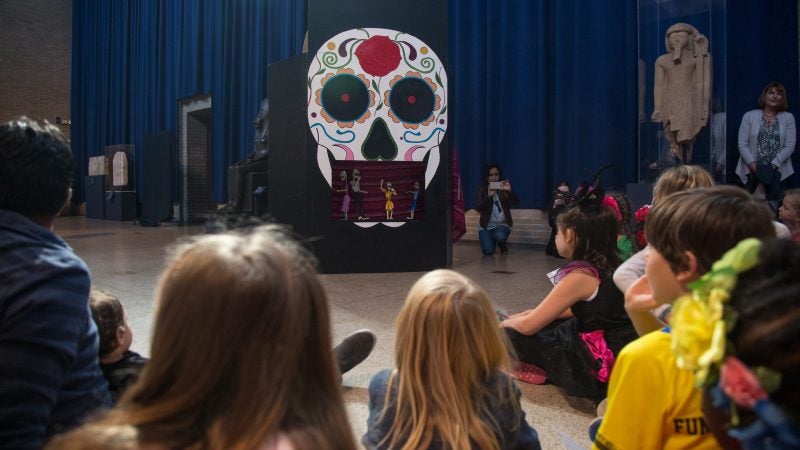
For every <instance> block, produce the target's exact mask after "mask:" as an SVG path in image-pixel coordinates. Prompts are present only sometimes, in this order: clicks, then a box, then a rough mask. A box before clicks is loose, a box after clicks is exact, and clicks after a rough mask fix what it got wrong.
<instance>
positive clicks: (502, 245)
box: [497, 242, 508, 255]
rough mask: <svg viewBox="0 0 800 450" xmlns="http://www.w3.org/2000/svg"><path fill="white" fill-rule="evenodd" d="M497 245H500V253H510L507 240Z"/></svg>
mask: <svg viewBox="0 0 800 450" xmlns="http://www.w3.org/2000/svg"><path fill="white" fill-rule="evenodd" d="M497 246H498V247H500V253H502V254H504V255H507V254H508V244H507V243H505V242H498V243H497Z"/></svg>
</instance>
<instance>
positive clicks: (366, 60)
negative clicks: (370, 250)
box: [307, 28, 447, 228]
mask: <svg viewBox="0 0 800 450" xmlns="http://www.w3.org/2000/svg"><path fill="white" fill-rule="evenodd" d="M307 84H308V99H307V104H308V112H307V114H308V126H309V128H310V130H311V134H312V135H313V136H314V139H315V140H316V142H317V164H318V166H319V169H320V172H321V173H322V176H323V177H324V178H325V180H326V181H327V183H328V185H330V186H332V174H333V173H339V171H340V170H347V172H348V173H352V170H353V169H358V170H359V171H360V173H361V176H362V178H366V179H369V178H370V177H369V176H368V175H369V171H370V170H372V169H374V168H376V167H381V166H383V165H384V163H385V164H386V165H387V166H388V169H389V170H388V171H387V170H386V168H383V167H381V168H380V169H378V170H380V174H378V175H376V178H385V179H387V180H388V179H391V180H395V178H394V177H393V176H392V172H391V168H392V167H400V166H403V167H408V166H410V165H411V166H413V165H414V163H415V162H416V165H419V166H420V167H419V172H420V173H419V178H423V179H424V187H426V188H427V187H428V185H429V184H430V182H431V180H432V179H433V177H434V176H435V174H436V170H437V168H438V166H439V164H440V159H441V156H440V153H439V144H440V143H441V142H442V139H443V138H444V135H445V132H446V131H447V74H446V73H445V68H444V66H443V64H442V61H441V60H440V59H439V57H438V56H437V55H436V54H435V53H434V52H433V50H432V49H431V47H430V46H429V45H426V44H425V43H424V42H422V41H420V40H419V39H417V38H415V37H414V36H411V35H408V34H405V33H403V32H400V31H395V30H387V29H380V28H358V29H353V30H348V31H345V32H342V33H339V34H337V35H336V36H334V37H332V38H331V39H328V40H327V41H326V42H325V43H324V44H323V45H322V47H320V48H319V50H317V53H316V55H314V59H313V60H312V61H311V64H310V67H309V70H308V82H307ZM426 157H427V164H424V165H423V161H424V160H425V158H426ZM359 161H364V163H361V164H359V163H358V162H359ZM403 163H406V164H405V165H404V164H403ZM340 168H342V169H340ZM414 181H418V180H413V179H412V180H410V181H409V183H411V185H413V183H414ZM395 184H396V185H398V183H397V182H395ZM398 187H399V185H398ZM398 190H400V189H398ZM403 190H405V189H403ZM366 191H367V192H374V191H377V193H378V194H380V191H379V190H378V189H373V190H370V189H366ZM409 202H410V200H409ZM375 217H381V215H377V216H375ZM354 223H355V224H356V225H359V226H361V227H365V228H366V227H371V226H374V225H376V224H377V223H378V222H354ZM383 223H384V224H385V225H387V226H401V225H403V222H383Z"/></svg>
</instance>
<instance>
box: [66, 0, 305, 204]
mask: <svg viewBox="0 0 800 450" xmlns="http://www.w3.org/2000/svg"><path fill="white" fill-rule="evenodd" d="M72 9H73V19H72V24H73V27H72V121H73V127H72V130H73V131H72V150H73V152H74V153H75V157H76V174H75V175H76V180H77V182H76V188H77V192H76V194H77V195H76V198H77V199H82V198H83V191H82V187H83V183H82V182H81V180H83V176H84V175H85V174H86V170H87V166H88V163H87V161H88V158H89V157H90V156H97V155H102V154H103V152H104V148H105V146H106V145H111V144H128V143H132V144H134V145H136V151H137V157H136V185H137V186H141V185H142V183H143V179H142V171H141V170H140V169H141V157H140V155H141V151H142V147H141V143H142V137H143V136H144V134H146V133H152V132H158V131H169V132H172V133H173V134H174V135H175V137H176V143H177V132H178V99H180V98H183V97H189V96H192V95H195V94H201V93H210V94H211V96H212V111H213V117H212V167H213V169H212V170H213V179H214V184H213V195H214V198H215V200H216V201H219V202H224V201H225V199H226V193H225V183H224V177H225V170H226V167H227V166H228V165H229V164H231V163H233V162H235V161H238V160H240V159H242V158H243V157H244V156H246V155H247V154H249V153H250V151H252V148H253V133H254V128H253V119H254V117H255V116H256V114H257V113H258V109H259V103H260V102H261V99H262V98H264V97H266V96H267V66H268V64H270V63H271V62H273V61H278V60H281V59H284V58H287V57H289V56H292V55H296V54H299V53H300V50H301V47H302V42H303V35H304V33H305V28H306V26H305V16H306V14H305V4H304V2H302V1H295V0H269V1H265V0H237V1H228V0H196V1H194V0H192V1H188V0H187V1H177V0H141V1H136V2H131V1H128V0H74V1H73V5H72ZM176 170H177V169H176ZM176 178H177V173H176ZM176 182H177V181H176Z"/></svg>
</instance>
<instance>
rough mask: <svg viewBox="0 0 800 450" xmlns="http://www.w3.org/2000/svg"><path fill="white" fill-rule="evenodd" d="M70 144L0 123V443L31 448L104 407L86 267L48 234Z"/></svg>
mask: <svg viewBox="0 0 800 450" xmlns="http://www.w3.org/2000/svg"><path fill="white" fill-rule="evenodd" d="M72 177H73V160H72V152H71V151H70V149H69V144H67V141H66V140H65V139H64V136H63V135H62V134H61V132H60V131H59V130H58V128H56V127H55V126H52V125H50V124H49V123H47V122H44V123H43V124H39V123H37V122H34V121H32V120H29V119H27V118H25V117H22V118H20V119H16V120H12V121H10V122H6V123H4V124H2V125H0V260H2V264H0V311H2V313H0V448H3V449H15V450H19V449H39V448H41V447H42V445H43V444H44V441H45V440H46V439H47V438H49V437H50V436H53V435H54V434H57V433H61V432H63V431H66V430H69V429H70V428H73V427H75V426H77V425H79V424H80V423H81V422H82V421H83V419H84V418H85V417H86V416H87V415H88V414H89V413H91V412H92V411H94V410H95V409H97V408H98V407H101V406H104V405H109V404H110V400H109V398H108V388H107V386H106V381H105V379H104V378H103V374H102V372H100V367H99V366H98V362H97V329H96V328H95V325H94V322H93V321H92V317H91V314H90V313H89V307H88V298H89V286H90V284H91V282H90V277H89V268H88V267H86V264H85V263H84V262H83V261H82V260H81V259H80V258H79V257H78V256H77V255H75V253H74V252H73V251H72V248H70V246H69V245H67V243H66V242H64V241H63V240H62V239H61V238H60V237H58V236H57V235H56V234H55V233H54V232H53V224H54V221H55V218H56V216H58V213H59V211H60V210H61V208H62V207H63V206H64V205H65V204H66V203H67V202H68V200H69V195H70V186H72Z"/></svg>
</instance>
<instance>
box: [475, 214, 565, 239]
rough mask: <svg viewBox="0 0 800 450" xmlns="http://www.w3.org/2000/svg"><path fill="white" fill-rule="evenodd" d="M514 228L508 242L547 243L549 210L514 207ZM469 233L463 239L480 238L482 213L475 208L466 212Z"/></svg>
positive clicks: (548, 236)
mask: <svg viewBox="0 0 800 450" xmlns="http://www.w3.org/2000/svg"><path fill="white" fill-rule="evenodd" d="M511 215H512V216H513V217H514V228H512V229H511V235H510V236H509V237H508V242H513V243H522V244H539V245H547V240H548V239H550V225H548V223H547V212H546V211H542V210H540V209H512V210H511ZM466 219H467V234H465V235H464V237H462V238H461V239H465V240H468V241H477V240H478V221H479V219H480V214H478V211H476V210H474V209H470V210H469V211H467V212H466Z"/></svg>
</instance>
